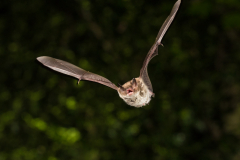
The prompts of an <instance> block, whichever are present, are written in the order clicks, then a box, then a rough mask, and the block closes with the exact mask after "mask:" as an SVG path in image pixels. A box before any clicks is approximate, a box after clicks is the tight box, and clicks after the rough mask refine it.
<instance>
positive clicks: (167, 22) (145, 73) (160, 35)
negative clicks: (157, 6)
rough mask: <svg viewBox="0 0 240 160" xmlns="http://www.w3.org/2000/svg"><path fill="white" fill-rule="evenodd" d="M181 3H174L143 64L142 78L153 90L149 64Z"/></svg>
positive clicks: (179, 1) (179, 0) (156, 53)
mask: <svg viewBox="0 0 240 160" xmlns="http://www.w3.org/2000/svg"><path fill="white" fill-rule="evenodd" d="M180 3H181V0H178V1H177V2H176V3H175V4H174V6H173V8H172V11H171V13H170V15H169V16H168V17H167V19H166V20H165V22H164V23H163V25H162V27H161V28H160V30H159V32H158V35H157V38H156V41H155V43H154V44H153V46H152V47H151V49H150V50H149V52H148V54H147V56H146V58H145V60H144V62H143V66H142V68H141V71H140V77H141V78H142V80H143V82H144V83H145V84H146V85H147V86H148V89H149V90H150V91H151V92H153V89H152V84H151V81H150V79H149V76H148V71H147V66H148V63H149V61H150V60H151V59H152V58H153V57H154V56H156V55H158V46H159V45H161V41H162V38H163V36H164V34H165V33H166V31H167V30H168V28H169V26H170V24H171V23H172V21H173V19H174V17H175V15H176V13H177V11H178V8H179V6H180Z"/></svg>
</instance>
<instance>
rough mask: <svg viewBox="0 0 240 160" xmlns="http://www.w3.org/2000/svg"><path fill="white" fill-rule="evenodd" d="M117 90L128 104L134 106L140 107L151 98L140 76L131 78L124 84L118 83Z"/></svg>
mask: <svg viewBox="0 0 240 160" xmlns="http://www.w3.org/2000/svg"><path fill="white" fill-rule="evenodd" d="M117 91H118V94H119V96H120V97H121V98H122V99H123V100H124V101H125V102H126V103H127V104H128V105H131V106H134V107H142V106H144V105H146V104H148V103H149V101H150V99H151V93H150V92H149V90H148V89H147V87H146V85H145V84H143V82H142V80H141V79H140V78H133V79H132V80H131V81H128V82H127V83H125V84H124V85H122V86H121V85H119V87H118V90H117Z"/></svg>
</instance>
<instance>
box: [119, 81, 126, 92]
mask: <svg viewBox="0 0 240 160" xmlns="http://www.w3.org/2000/svg"><path fill="white" fill-rule="evenodd" d="M118 85H119V88H120V89H121V91H125V88H124V87H123V86H122V85H121V84H119V83H118Z"/></svg>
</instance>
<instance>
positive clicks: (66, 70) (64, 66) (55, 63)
mask: <svg viewBox="0 0 240 160" xmlns="http://www.w3.org/2000/svg"><path fill="white" fill-rule="evenodd" d="M37 60H38V61H39V62H41V63H42V64H43V65H45V66H46V67H49V68H51V69H53V70H55V71H58V72H60V73H63V74H66V75H69V76H72V77H75V78H77V79H78V80H79V81H80V80H87V81H93V82H97V83H100V84H103V85H105V86H108V87H110V88H112V89H115V90H117V88H118V87H117V86H116V85H115V84H113V83H112V82H111V81H109V80H108V79H106V78H104V77H102V76H99V75H97V74H94V73H91V72H88V71H85V70H83V69H81V68H79V67H77V66H75V65H73V64H71V63H68V62H65V61H62V60H59V59H55V58H51V57H47V56H42V57H38V58H37Z"/></svg>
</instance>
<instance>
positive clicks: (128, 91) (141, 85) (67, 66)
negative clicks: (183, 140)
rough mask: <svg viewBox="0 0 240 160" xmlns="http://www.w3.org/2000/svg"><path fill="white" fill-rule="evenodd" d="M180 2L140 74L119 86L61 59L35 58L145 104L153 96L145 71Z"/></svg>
mask: <svg viewBox="0 0 240 160" xmlns="http://www.w3.org/2000/svg"><path fill="white" fill-rule="evenodd" d="M180 3H181V0H178V1H177V2H176V3H175V4H174V6H173V8H172V11H171V13H170V15H169V16H168V17H167V19H166V20H165V21H164V23H163V25H162V27H161V28H160V30H159V32H158V35H157V38H156V40H155V42H154V44H153V45H152V47H151V49H150V50H149V52H148V54H147V56H146V58H145V60H144V62H143V66H142V68H141V70H140V76H139V77H137V78H133V79H132V80H130V81H128V82H126V83H125V84H123V85H120V84H119V87H117V86H116V85H115V84H114V83H112V82H111V81H109V80H108V79H106V78H104V77H102V76H100V75H97V74H95V73H91V72H88V71H85V70H84V69H82V68H79V67H77V66H75V65H73V64H71V63H68V62H65V61H63V60H59V59H55V58H52V57H48V56H41V57H38V58H37V60H38V61H39V62H40V63H42V64H43V65H45V66H46V67H49V68H51V69H53V70H55V71H58V72H60V73H63V74H66V75H69V76H72V77H75V78H77V79H78V83H79V82H80V81H81V80H86V81H92V82H96V83H100V84H102V85H105V86H107V87H110V88H112V89H115V90H116V91H117V92H118V94H119V96H120V98H122V99H123V100H124V101H125V102H126V103H127V104H128V105H130V106H134V107H142V106H145V105H146V104H148V103H149V102H150V100H151V97H154V95H155V94H154V93H153V88H152V84H151V81H150V79H149V76H148V71H147V67H148V63H149V62H150V60H151V59H152V58H153V57H155V56H156V55H158V46H159V45H162V43H161V41H162V38H163V36H164V35H165V33H166V31H167V30H168V28H169V26H170V24H171V23H172V21H173V19H174V17H175V15H176V13H177V11H178V8H179V6H180Z"/></svg>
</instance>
